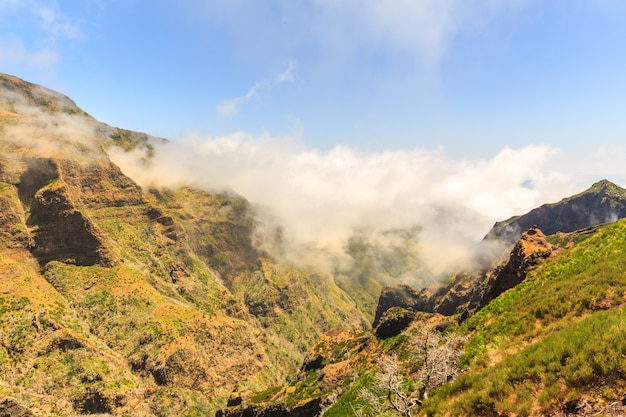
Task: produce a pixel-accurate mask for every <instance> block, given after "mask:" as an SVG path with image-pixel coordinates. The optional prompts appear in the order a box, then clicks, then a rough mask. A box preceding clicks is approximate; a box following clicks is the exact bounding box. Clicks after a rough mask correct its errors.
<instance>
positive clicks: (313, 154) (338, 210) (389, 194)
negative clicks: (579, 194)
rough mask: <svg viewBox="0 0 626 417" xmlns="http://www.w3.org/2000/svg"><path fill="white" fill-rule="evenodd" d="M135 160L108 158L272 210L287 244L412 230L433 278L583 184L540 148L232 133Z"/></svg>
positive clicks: (140, 173)
mask: <svg viewBox="0 0 626 417" xmlns="http://www.w3.org/2000/svg"><path fill="white" fill-rule="evenodd" d="M140 156H141V155H133V154H132V153H131V154H127V153H124V152H122V151H115V150H113V151H112V153H111V157H112V159H113V160H114V162H116V163H117V164H118V165H120V167H121V168H122V169H123V170H124V172H125V173H127V175H129V176H131V177H132V178H133V179H135V180H136V181H138V182H139V183H140V184H142V185H144V186H165V187H172V186H177V185H181V184H191V185H194V186H197V187H201V188H204V189H209V190H223V189H232V190H234V191H236V192H237V193H240V194H241V195H243V196H244V197H246V198H247V199H248V200H250V201H251V202H253V203H255V204H257V205H259V206H261V207H265V208H266V209H267V212H268V213H271V217H272V218H273V219H274V221H275V222H277V223H278V224H280V225H281V226H282V227H283V230H284V236H285V239H286V241H287V242H289V243H290V245H291V246H292V247H303V246H311V245H313V246H316V247H318V248H326V249H329V248H331V249H332V248H334V249H335V250H339V252H340V251H341V249H342V248H343V247H344V245H345V243H346V241H347V239H348V238H349V237H350V236H351V235H352V234H353V233H354V230H357V229H358V230H365V231H371V232H372V233H375V232H376V231H385V230H392V229H398V228H410V227H414V226H419V227H421V230H422V232H421V234H420V240H421V242H422V243H421V244H422V249H423V253H425V254H427V256H426V259H427V260H428V262H429V266H430V268H431V270H435V271H441V270H444V269H445V268H446V267H451V265H452V263H455V262H457V261H458V260H459V259H460V258H463V257H467V256H469V253H470V252H469V249H468V248H470V247H472V246H473V245H474V244H475V243H477V242H478V241H480V239H481V238H482V237H483V236H484V235H485V234H486V233H487V232H488V230H489V228H490V227H491V226H492V225H493V223H494V222H495V221H497V220H502V219H505V218H508V217H509V216H511V215H514V214H521V213H524V212H526V211H528V210H530V209H531V208H533V207H535V206H537V205H539V204H541V203H544V202H551V201H556V200H558V199H560V198H562V197H565V196H566V195H568V194H567V192H569V191H571V192H574V191H581V190H582V189H584V188H585V187H586V186H588V185H590V183H589V184H586V185H582V186H581V185H580V184H579V183H576V182H572V176H571V175H570V174H568V173H567V172H563V171H559V170H557V169H552V168H551V167H550V164H549V163H550V162H552V161H553V160H554V158H555V157H556V156H558V152H557V151H556V150H555V149H553V148H550V147H547V146H528V147H525V148H521V149H517V150H513V149H504V150H502V151H501V152H500V153H499V154H497V155H496V156H495V157H493V158H491V159H485V160H479V161H469V160H455V159H452V158H450V157H448V156H447V155H446V153H445V152H444V151H443V150H442V149H435V150H426V149H413V150H394V151H392V150H390V151H384V152H377V153H361V152H358V151H355V150H354V149H351V148H347V147H343V146H337V147H335V148H333V149H331V150H330V151H328V152H320V151H317V150H313V149H306V148H303V147H302V146H301V145H300V144H299V143H298V142H295V141H293V140H291V139H290V138H275V137H271V136H269V135H264V136H262V137H252V136H250V135H247V134H245V133H242V132H239V133H236V134H233V135H229V136H225V137H220V138H214V137H202V136H193V137H189V138H187V139H185V140H181V141H177V142H171V143H168V144H166V145H162V146H158V147H157V153H156V156H155V158H154V159H153V160H152V161H151V162H150V164H149V166H143V165H141V163H139V162H138V161H139V159H140ZM577 186H581V187H582V188H579V189H577V188H575V187H577ZM443 248H445V249H443Z"/></svg>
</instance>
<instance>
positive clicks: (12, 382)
mask: <svg viewBox="0 0 626 417" xmlns="http://www.w3.org/2000/svg"><path fill="white" fill-rule="evenodd" d="M155 140H158V139H155V138H150V137H149V136H147V135H145V134H140V133H135V132H129V131H125V130H121V129H117V128H112V127H110V126H106V125H104V124H101V123H99V122H97V121H96V120H94V119H93V118H91V117H90V116H88V115H86V114H85V113H84V112H82V110H80V109H79V108H78V107H77V106H76V105H75V104H74V103H73V102H72V101H71V100H70V99H68V98H67V97H64V96H61V95H59V94H56V93H54V92H52V91H50V90H46V89H44V88H42V87H39V86H35V85H32V84H29V83H26V82H24V81H22V80H18V79H16V78H14V77H10V76H4V75H0V382H1V383H0V385H2V388H0V403H2V404H4V403H6V404H9V405H10V407H12V409H13V408H15V409H18V408H19V409H23V410H25V411H24V412H25V413H30V412H33V413H35V414H36V415H51V414H54V413H57V414H59V415H71V414H90V413H91V414H93V413H100V414H104V413H111V414H123V413H126V414H130V415H137V416H141V415H184V414H194V413H196V414H198V413H200V414H202V415H206V414H211V413H212V412H213V411H214V410H215V409H217V408H218V407H219V406H220V405H222V404H223V403H224V402H225V401H226V397H227V396H228V394H229V393H230V392H231V391H232V389H233V387H235V386H236V385H238V386H240V387H242V388H245V387H249V388H263V387H264V386H266V385H268V384H273V383H279V382H281V381H283V380H284V378H285V377H286V375H287V374H289V373H291V372H293V371H295V370H296V369H297V367H298V366H299V363H301V361H302V360H303V357H304V354H305V352H306V349H307V348H308V347H310V346H311V345H312V344H313V343H314V341H315V339H316V338H317V337H318V336H319V335H320V334H322V333H323V332H325V331H327V330H329V329H330V328H332V327H333V326H335V325H338V324H340V323H348V324H349V325H353V326H359V325H360V324H361V320H362V318H361V315H360V313H359V312H358V311H357V309H356V307H355V305H354V303H353V302H351V301H350V299H349V297H347V296H346V294H345V293H343V292H342V291H341V290H340V289H339V288H338V287H337V286H336V285H335V284H334V282H333V281H332V279H331V278H330V277H326V276H322V275H320V274H319V273H316V272H314V271H301V270H297V269H294V268H293V267H291V266H289V265H285V264H281V263H280V262H278V261H276V260H274V259H272V258H271V257H270V256H269V255H267V254H264V253H262V252H260V251H258V250H257V249H256V248H255V246H254V244H253V234H254V227H255V219H254V213H253V211H252V210H251V207H250V205H249V204H248V203H247V201H245V200H244V199H243V198H241V197H240V196H237V195H232V194H224V193H222V194H217V193H208V192H204V191H199V190H194V189H191V188H181V189H176V190H156V189H155V190H142V189H141V188H140V187H139V186H137V184H135V183H134V182H133V181H132V180H131V179H130V178H128V177H127V176H125V175H124V174H123V173H122V172H121V171H120V169H119V168H118V167H117V166H115V165H114V164H113V163H112V162H111V161H110V160H109V158H108V155H107V149H109V148H110V147H112V146H119V147H122V148H123V149H137V148H138V149H143V150H144V151H145V153H146V158H149V157H150V152H151V149H152V147H151V143H152V142H153V141H155ZM320 289H321V290H320ZM302 303H304V304H305V305H306V306H307V308H306V309H302V308H301V306H302ZM5 398H6V399H5ZM29 410H30V411H29ZM25 415H27V414H25Z"/></svg>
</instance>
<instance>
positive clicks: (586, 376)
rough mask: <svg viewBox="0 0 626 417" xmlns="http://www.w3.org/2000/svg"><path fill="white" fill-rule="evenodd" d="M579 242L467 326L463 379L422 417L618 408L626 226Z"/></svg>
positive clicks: (625, 343)
mask: <svg viewBox="0 0 626 417" xmlns="http://www.w3.org/2000/svg"><path fill="white" fill-rule="evenodd" d="M581 239H584V240H583V241H580V242H578V243H576V244H575V245H574V246H573V247H571V248H569V249H565V250H563V251H562V252H561V253H559V254H557V255H556V256H554V257H552V258H550V259H548V260H547V261H546V262H545V263H544V264H543V265H542V266H541V267H539V268H538V269H537V270H536V271H533V272H532V273H531V275H530V276H529V277H528V278H527V279H526V281H525V282H523V283H522V284H520V285H519V286H517V287H515V288H513V289H511V290H509V291H507V292H505V293H504V294H503V295H501V296H500V297H499V298H497V299H496V300H494V301H493V302H492V303H491V304H489V305H488V306H487V307H485V308H484V309H483V310H482V311H480V312H479V313H478V314H476V315H475V316H474V317H472V318H470V319H469V320H468V321H467V322H465V323H464V324H463V326H462V327H461V329H460V331H461V332H462V333H464V334H466V335H467V336H468V337H469V341H468V344H467V345H466V351H465V355H464V357H463V358H462V364H463V365H464V366H466V367H467V369H466V372H465V373H463V374H462V375H461V376H460V377H459V378H458V379H457V380H456V381H455V382H454V383H452V384H450V385H447V386H445V387H444V388H442V389H440V390H439V391H438V392H437V393H436V395H434V396H433V397H432V398H431V399H430V400H429V402H428V403H427V405H426V407H425V411H426V412H427V414H428V415H496V414H498V415H500V414H507V413H510V414H511V415H541V413H548V414H549V413H556V412H558V411H561V409H562V408H563V407H564V406H565V405H566V404H569V405H571V404H573V403H576V404H579V406H580V407H584V406H585V404H586V403H585V401H586V402H587V403H588V404H587V407H588V408H590V409H593V410H595V411H594V412H599V413H600V412H602V407H608V405H609V404H610V403H612V402H614V401H618V400H619V401H621V399H622V396H623V390H624V386H625V385H626V379H625V376H624V375H626V373H625V372H626V326H625V323H626V311H625V309H624V302H625V299H626V298H625V297H626V222H624V221H620V222H617V223H614V224H610V225H606V226H604V227H602V228H601V229H600V230H599V231H598V232H597V233H595V234H593V235H591V236H590V237H588V238H586V239H585V238H584V237H583V238H581ZM566 241H567V240H565V241H561V242H559V239H558V237H556V238H554V242H555V243H561V244H563V243H565V242H566ZM590 415H591V414H590Z"/></svg>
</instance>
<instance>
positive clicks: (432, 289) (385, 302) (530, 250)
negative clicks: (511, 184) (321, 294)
mask: <svg viewBox="0 0 626 417" xmlns="http://www.w3.org/2000/svg"><path fill="white" fill-rule="evenodd" d="M551 253H552V245H551V244H550V243H548V241H547V240H546V236H545V235H544V234H543V232H542V231H541V230H539V228H537V227H536V226H533V227H531V228H530V229H528V230H527V231H526V232H524V233H523V234H522V236H521V237H520V239H519V241H518V242H517V243H516V244H515V246H514V247H513V249H512V250H511V252H510V254H509V257H508V259H507V260H506V261H504V262H503V263H502V264H500V265H499V266H497V267H496V268H495V269H493V270H482V271H476V272H474V273H471V274H468V273H459V274H456V275H454V276H453V277H452V278H450V279H449V280H448V281H447V282H445V283H443V284H438V285H433V286H429V287H426V288H423V289H421V290H414V289H412V288H410V287H408V286H405V285H403V286H390V287H385V288H383V291H382V292H381V295H380V299H379V301H378V308H377V309H376V317H375V319H374V326H375V327H376V326H378V325H379V324H380V321H381V319H382V318H383V316H384V314H385V313H386V312H387V311H388V310H389V309H391V308H392V307H402V308H404V309H407V310H410V311H423V312H428V313H440V314H443V315H446V316H451V315H454V314H463V313H467V312H470V311H474V310H477V309H480V308H481V307H483V306H485V305H487V304H488V303H489V302H490V301H491V300H493V299H494V298H496V297H497V296H498V295H500V294H502V293H503V292H504V291H506V290H508V289H510V288H513V287H514V286H516V285H517V284H519V283H520V282H522V281H523V280H524V279H525V278H526V274H527V273H528V271H529V270H531V269H532V268H534V267H536V266H537V265H538V264H539V263H541V262H542V261H543V260H544V259H546V258H547V257H549V256H550V254H551Z"/></svg>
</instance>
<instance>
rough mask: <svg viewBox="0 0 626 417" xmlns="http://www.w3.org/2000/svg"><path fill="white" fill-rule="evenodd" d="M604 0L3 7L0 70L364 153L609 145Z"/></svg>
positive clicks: (610, 23) (165, 122)
mask: <svg viewBox="0 0 626 417" xmlns="http://www.w3.org/2000/svg"><path fill="white" fill-rule="evenodd" d="M625 21H626V3H624V2H623V1H619V0H614V1H611V0H584V1H582V0H508V1H507V0H502V1H497V0H413V1H410V0H387V1H376V0H361V1H356V0H332V1H331V0H303V1H297V2H294V1H286V0H273V1H270V0H207V1H200V0H196V1H193V0H179V1H176V2H174V1H164V0H149V1H148V0H124V1H122V0H108V1H107V0H67V1H65V0H64V1H61V0H57V1H40V0H3V1H2V3H0V66H1V70H2V71H3V72H7V73H12V74H14V75H17V76H19V77H22V78H25V79H27V80H29V81H33V82H37V83H40V84H43V85H46V86H48V87H51V88H53V89H57V90H60V91H62V92H63V93H65V94H66V95H68V96H70V97H71V98H73V99H74V100H75V101H76V102H77V103H78V104H79V105H80V106H81V107H83V108H84V109H85V110H86V111H88V112H89V113H91V114H92V115H94V116H95V117H96V118H98V119H100V120H102V121H104V122H106V123H109V124H112V125H115V126H120V127H125V128H129V129H133V130H141V131H146V132H149V133H152V134H155V135H158V136H163V137H168V138H172V139H176V138H177V137H181V136H184V135H186V134H187V133H188V132H189V131H194V132H206V133H209V134H215V135H220V134H227V133H229V132H233V131H238V130H244V131H246V132H250V133H252V134H258V133H260V132H264V131H267V132H270V133H272V134H274V135H281V134H289V135H294V136H298V137H299V138H300V140H302V141H303V142H304V143H305V144H306V146H308V147H313V148H319V149H330V148H332V147H333V146H334V145H335V144H338V143H340V144H345V145H348V146H351V147H355V148H358V149H363V150H366V151H370V150H381V149H387V148H394V149H398V148H399V149H411V148H416V147H424V148H435V147H437V146H443V148H444V149H445V150H446V152H448V153H450V154H452V155H457V156H459V157H470V158H476V157H486V156H490V155H494V154H496V153H497V152H499V151H500V150H501V149H502V148H504V147H512V148H517V147H521V146H525V145H527V144H531V143H532V144H548V145H551V146H555V147H580V148H582V149H585V148H586V147H587V146H589V145H590V144H593V145H594V146H597V145H598V144H599V143H602V144H606V145H607V146H610V145H612V144H618V143H620V141H622V142H623V140H624V138H625V134H626V115H625V114H624V113H625V112H626V111H625V110H624V109H626V81H625V80H624V74H626V25H624V22H625Z"/></svg>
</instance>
